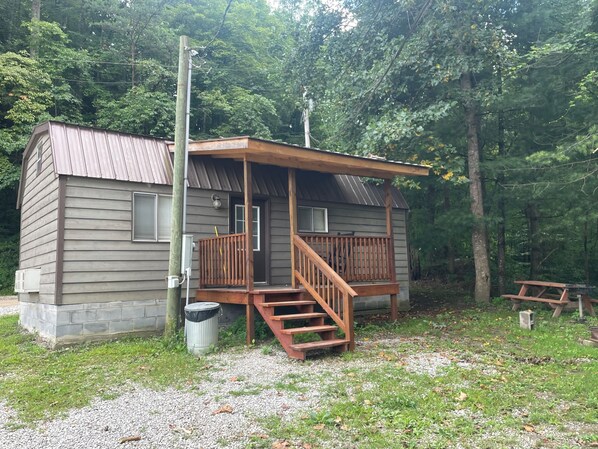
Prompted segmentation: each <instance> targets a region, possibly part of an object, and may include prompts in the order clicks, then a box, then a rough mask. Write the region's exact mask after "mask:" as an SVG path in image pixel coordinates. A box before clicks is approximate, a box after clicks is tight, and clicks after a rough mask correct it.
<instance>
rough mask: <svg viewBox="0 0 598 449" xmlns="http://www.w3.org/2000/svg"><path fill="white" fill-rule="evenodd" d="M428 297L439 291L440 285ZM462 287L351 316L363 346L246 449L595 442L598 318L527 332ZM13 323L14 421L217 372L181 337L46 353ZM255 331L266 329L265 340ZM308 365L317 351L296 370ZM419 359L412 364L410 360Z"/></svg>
mask: <svg viewBox="0 0 598 449" xmlns="http://www.w3.org/2000/svg"><path fill="white" fill-rule="evenodd" d="M425 293H426V295H428V296H429V297H430V298H433V297H436V298H438V297H443V296H441V295H443V293H440V291H436V292H434V291H432V290H430V291H426V292H425ZM416 294H417V292H416ZM462 296H463V295H461V294H455V295H454V297H453V298H446V296H444V297H443V299H444V300H445V304H442V302H441V301H435V306H434V307H433V308H432V309H427V310H420V311H418V309H417V306H418V303H417V302H416V310H415V312H412V313H410V314H407V315H404V316H403V317H402V318H401V319H400V320H399V321H397V322H395V323H389V322H386V321H384V320H379V319H376V318H367V319H364V318H361V319H360V318H358V319H357V322H358V324H357V327H356V334H357V337H358V339H360V340H361V341H363V342H364V344H363V345H360V346H358V348H357V351H355V352H351V353H344V354H343V355H342V356H341V358H340V360H337V361H335V362H334V365H335V366H336V367H337V369H336V370H335V373H336V374H335V375H329V374H328V375H326V374H324V375H322V374H314V372H312V371H310V370H309V369H307V370H306V371H305V372H302V373H301V374H292V375H287V376H286V377H284V378H281V379H280V382H278V383H277V384H276V385H275V387H276V389H277V390H280V391H287V392H289V393H292V394H297V395H302V394H308V392H307V391H306V384H308V383H309V384H311V385H314V384H315V385H318V386H319V387H318V388H320V389H321V397H322V400H321V402H320V403H319V405H318V407H317V408H316V409H314V410H311V411H309V412H301V413H302V414H300V415H298V416H296V417H295V418H296V419H290V420H289V419H283V418H281V417H278V416H275V415H273V416H270V417H267V418H264V419H263V422H262V425H263V426H264V434H263V435H259V436H256V437H255V438H254V439H253V440H252V441H251V443H250V444H249V446H250V447H253V448H271V447H290V448H292V447H295V448H310V447H311V448H312V449H316V448H330V447H351V448H364V449H365V448H373V449H375V448H411V447H412V448H420V447H422V448H444V447H463V448H493V447H497V448H500V447H547V448H568V447H595V446H596V445H598V426H597V425H596V423H597V422H598V380H597V377H596V376H597V373H598V349H596V348H592V347H586V346H582V345H580V344H579V343H578V340H579V339H580V338H588V336H589V332H588V324H590V325H598V319H596V318H592V319H590V320H589V322H588V323H587V324H586V325H581V324H576V323H575V322H574V321H573V320H572V318H573V316H574V315H572V314H571V313H565V314H563V316H562V317H561V318H559V319H553V318H551V316H550V315H551V312H550V311H547V310H544V309H542V308H541V307H537V314H536V329H534V330H533V331H525V330H522V329H520V328H519V325H518V315H517V314H516V313H514V312H512V311H511V310H510V308H509V304H507V303H506V302H504V301H502V300H496V301H495V302H493V303H492V304H490V305H488V306H487V307H477V306H475V305H474V304H472V303H470V302H468V301H466V300H465V301H464V300H463V298H462ZM438 304H440V305H438ZM16 321H17V319H16V317H0V360H1V363H0V400H3V401H6V403H7V405H8V406H9V407H11V408H12V409H14V410H15V411H16V413H17V416H15V417H14V421H15V423H17V422H24V423H26V424H27V423H33V422H35V421H36V420H40V419H44V418H51V417H55V416H57V415H60V414H61V413H64V412H66V411H67V410H69V409H72V408H75V407H82V406H85V405H86V404H88V403H89V402H90V401H91V400H92V399H93V398H94V397H100V398H110V397H114V396H116V395H118V394H120V392H121V391H122V390H123V388H126V387H127V386H128V385H129V384H130V383H138V384H141V385H145V386H148V387H151V388H164V387H166V386H175V387H177V386H184V385H187V384H192V383H197V382H198V381H200V380H201V379H203V378H206V377H208V376H209V375H210V374H211V372H212V368H211V367H210V366H208V365H207V364H206V363H205V362H204V361H202V360H198V359H196V358H194V357H191V356H189V355H187V354H186V352H185V349H184V346H183V344H182V342H181V340H180V338H179V339H174V340H172V341H169V342H164V341H163V340H161V339H158V338H153V339H127V340H121V341H119V342H111V343H102V344H94V345H86V346H81V347H77V348H73V349H66V350H60V351H49V350H46V349H43V348H41V347H39V346H38V345H36V344H35V342H34V341H33V338H32V337H31V336H28V335H23V334H21V333H19V332H18V329H17V323H16ZM244 330H245V324H244V321H243V320H239V321H238V322H237V323H235V325H234V326H233V327H232V328H229V329H228V330H225V331H224V332H222V333H221V336H220V341H221V343H223V346H224V348H225V349H224V350H225V351H231V350H233V351H234V350H236V349H237V348H240V347H242V345H243V344H244ZM258 334H259V335H260V336H261V337H260V338H259V339H258V344H261V347H260V349H259V351H260V352H261V353H262V354H265V355H267V354H270V353H272V352H273V351H274V350H275V348H276V350H278V346H277V343H276V342H275V341H273V340H272V339H271V338H269V337H271V334H269V332H268V330H267V329H266V328H265V327H264V325H262V324H258ZM264 338H269V339H268V340H267V342H266V343H263V341H264V340H263V339H264ZM223 346H221V347H220V349H219V350H223V349H222V347H223ZM331 357H336V356H331ZM440 362H441V363H440ZM317 363H319V361H318V359H317V358H316V359H314V360H312V361H311V362H307V363H306V365H305V367H306V368H309V366H310V364H317ZM418 364H419V367H420V369H418V370H414V369H413V367H414V366H415V365H418ZM435 364H436V365H437V369H436V370H432V369H431V367H432V366H434V365H435ZM214 369H217V368H214ZM314 376H316V377H317V376H322V377H319V378H315V379H314ZM239 380H241V379H239ZM308 381H309V382H308ZM262 388H263V386H261V385H259V384H258V385H247V386H242V385H240V386H239V389H238V390H236V391H233V392H232V393H231V394H232V396H255V395H258V394H259V393H260V391H261V389H262ZM265 435H267V437H265Z"/></svg>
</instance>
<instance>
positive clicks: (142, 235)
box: [133, 193, 156, 240]
mask: <svg viewBox="0 0 598 449" xmlns="http://www.w3.org/2000/svg"><path fill="white" fill-rule="evenodd" d="M133 240H156V195H150V194H144V193H135V194H133Z"/></svg>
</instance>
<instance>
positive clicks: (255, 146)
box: [189, 137, 429, 179]
mask: <svg viewBox="0 0 598 449" xmlns="http://www.w3.org/2000/svg"><path fill="white" fill-rule="evenodd" d="M189 154H191V155H194V154H195V155H205V156H213V157H224V158H230V159H235V158H240V157H243V158H246V159H247V160H248V161H250V162H257V163H262V164H270V165H277V166H281V167H288V168H298V169H302V170H316V171H321V172H326V173H337V174H349V175H356V176H369V177H376V178H384V179H389V178H392V177H393V176H397V175H408V176H427V175H428V172H429V168H428V167H425V166H421V165H416V164H406V163H401V162H394V161H384V160H378V159H372V158H367V157H360V156H353V155H348V154H341V153H332V152H328V151H322V150H315V149H310V148H303V147H298V146H295V145H289V144H284V143H278V142H270V141H264V140H259V139H251V138H249V137H236V138H230V139H220V140H208V141H199V142H191V143H190V144H189Z"/></svg>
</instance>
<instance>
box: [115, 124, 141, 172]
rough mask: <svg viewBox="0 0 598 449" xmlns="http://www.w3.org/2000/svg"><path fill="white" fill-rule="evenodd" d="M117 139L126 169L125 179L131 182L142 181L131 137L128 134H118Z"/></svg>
mask: <svg viewBox="0 0 598 449" xmlns="http://www.w3.org/2000/svg"><path fill="white" fill-rule="evenodd" d="M119 140H120V144H121V148H122V152H123V157H124V160H125V167H126V169H127V174H128V179H127V180H128V181H132V182H143V178H142V177H141V171H140V167H139V162H138V160H137V154H136V153H135V147H134V146H133V139H132V138H131V136H129V135H122V136H119Z"/></svg>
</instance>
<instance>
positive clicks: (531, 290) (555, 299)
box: [502, 281, 598, 318]
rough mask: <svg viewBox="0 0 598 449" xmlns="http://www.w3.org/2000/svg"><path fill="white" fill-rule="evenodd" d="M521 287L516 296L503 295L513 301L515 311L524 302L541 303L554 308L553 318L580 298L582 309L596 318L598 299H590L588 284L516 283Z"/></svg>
mask: <svg viewBox="0 0 598 449" xmlns="http://www.w3.org/2000/svg"><path fill="white" fill-rule="evenodd" d="M515 283H516V284H519V285H521V287H520V289H519V293H518V294H516V295H502V297H503V298H505V299H510V300H511V301H513V310H515V311H516V310H519V307H520V306H521V302H522V301H532V302H541V303H545V304H548V305H550V306H551V307H553V308H554V313H553V314H552V317H553V318H557V317H558V316H560V314H561V312H562V311H563V309H564V308H565V306H567V305H568V304H570V303H571V302H572V301H571V298H575V299H577V298H579V300H581V301H582V307H583V308H584V309H585V310H587V312H588V313H589V314H590V315H592V316H596V314H595V312H594V308H593V307H592V303H595V304H598V299H592V298H590V291H591V290H592V288H593V287H592V286H590V285H586V284H564V283H561V282H546V281H515Z"/></svg>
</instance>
